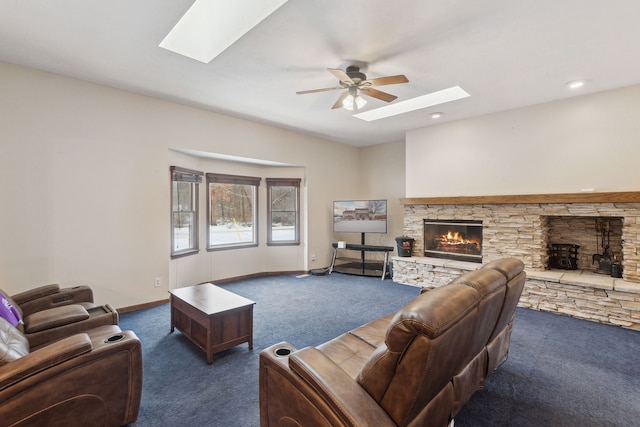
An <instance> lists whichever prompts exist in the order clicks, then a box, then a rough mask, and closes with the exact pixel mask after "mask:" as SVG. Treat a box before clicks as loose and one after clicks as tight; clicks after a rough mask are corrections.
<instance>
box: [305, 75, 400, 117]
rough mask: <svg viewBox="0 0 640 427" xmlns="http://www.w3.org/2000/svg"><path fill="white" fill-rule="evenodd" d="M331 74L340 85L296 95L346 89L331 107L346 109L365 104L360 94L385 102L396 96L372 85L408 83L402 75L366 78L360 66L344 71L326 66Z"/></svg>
mask: <svg viewBox="0 0 640 427" xmlns="http://www.w3.org/2000/svg"><path fill="white" fill-rule="evenodd" d="M327 70H329V72H330V73H331V74H333V75H334V76H336V78H337V79H338V81H339V82H340V86H335V87H327V88H324V89H312V90H303V91H300V92H296V93H297V94H298V95H304V94H307V93H316V92H326V91H329V90H336V89H347V90H346V91H345V92H343V93H342V95H340V97H339V98H338V100H337V101H336V103H335V104H333V107H331V108H332V109H335V108H340V107H343V108H345V109H347V110H354V109H355V110H357V109H359V108H362V107H363V106H364V104H366V102H367V101H366V100H365V99H364V98H362V97H361V96H360V95H366V96H371V97H373V98H376V99H380V100H382V101H385V102H391V101H393V100H394V99H396V98H397V96H395V95H391V94H390V93H386V92H382V91H380V90H377V89H374V88H373V86H384V85H394V84H398V83H408V82H409V80H408V79H407V78H406V77H405V76H404V75H402V74H401V75H398V76H389V77H378V78H377V79H370V80H367V76H366V75H365V74H364V73H362V72H360V67H357V66H355V65H350V66H348V67H347V69H346V70H345V71H343V70H341V69H339V68H327Z"/></svg>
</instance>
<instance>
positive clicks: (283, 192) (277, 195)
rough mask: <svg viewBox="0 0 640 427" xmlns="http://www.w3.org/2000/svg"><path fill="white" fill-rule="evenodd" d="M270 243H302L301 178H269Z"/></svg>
mask: <svg viewBox="0 0 640 427" xmlns="http://www.w3.org/2000/svg"><path fill="white" fill-rule="evenodd" d="M266 181H267V205H268V209H269V212H268V227H269V228H268V231H267V244H268V245H297V244H300V179H285V178H282V179H280V178H267V180H266Z"/></svg>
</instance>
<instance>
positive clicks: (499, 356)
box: [260, 258, 525, 427]
mask: <svg viewBox="0 0 640 427" xmlns="http://www.w3.org/2000/svg"><path fill="white" fill-rule="evenodd" d="M524 283H525V272H524V265H523V263H522V262H521V261H520V260H518V259H514V258H504V259H500V260H496V261H493V262H490V263H488V264H486V265H484V266H482V267H481V268H479V269H478V270H476V271H472V272H469V273H466V274H463V275H462V276H460V277H458V278H457V279H455V280H453V281H452V282H451V283H449V284H447V285H445V286H442V287H438V288H434V289H431V290H429V291H427V292H422V293H421V294H420V295H418V296H417V297H416V298H414V299H413V300H411V301H410V302H409V303H408V304H406V305H405V306H404V307H403V308H402V309H401V310H400V311H398V312H397V313H395V314H392V315H389V316H385V317H382V318H380V319H377V320H374V321H372V322H370V323H368V324H366V325H363V326H361V327H358V328H356V329H354V330H352V331H349V332H347V333H345V334H342V335H340V336H338V337H336V338H334V339H332V340H330V341H328V342H326V343H323V344H321V345H319V346H317V347H306V348H303V349H296V348H295V347H293V346H292V345H291V344H289V343H287V342H281V343H279V344H275V345H273V346H271V347H269V348H267V349H265V350H263V351H262V352H261V353H260V424H261V426H262V427H266V426H287V427H289V426H305V427H311V426H376V427H384V426H446V425H448V424H449V423H450V422H451V420H453V419H454V417H455V416H456V414H457V413H458V412H459V411H460V409H461V408H462V407H463V405H464V404H465V403H466V402H467V401H468V400H469V399H470V398H471V396H472V395H473V393H474V392H475V391H476V390H478V389H480V388H481V387H482V386H483V384H484V381H485V380H486V378H487V377H488V376H489V375H491V373H492V372H493V371H494V370H495V369H496V368H497V367H498V366H499V365H500V364H501V363H502V362H503V361H504V360H506V357H507V353H508V350H509V344H510V339H511V330H512V325H513V319H514V315H515V309H516V306H517V304H518V300H519V298H520V294H521V293H522V289H523V287H524Z"/></svg>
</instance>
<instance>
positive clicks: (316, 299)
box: [120, 274, 640, 427]
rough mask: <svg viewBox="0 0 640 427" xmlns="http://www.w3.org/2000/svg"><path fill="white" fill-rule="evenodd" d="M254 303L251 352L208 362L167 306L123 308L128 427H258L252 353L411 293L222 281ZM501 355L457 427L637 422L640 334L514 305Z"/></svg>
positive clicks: (315, 333)
mask: <svg viewBox="0 0 640 427" xmlns="http://www.w3.org/2000/svg"><path fill="white" fill-rule="evenodd" d="M222 287H224V288H225V289H228V290H230V291H232V292H235V293H237V294H239V295H242V296H244V297H247V298H250V299H252V300H254V301H256V306H255V308H254V348H253V350H248V346H247V344H242V345H239V346H237V347H235V348H233V349H231V350H227V351H225V352H222V353H219V354H218V355H216V358H215V360H214V362H213V364H212V365H208V364H207V363H206V356H205V354H204V352H202V351H201V350H199V349H198V348H197V347H196V346H195V345H194V344H193V343H191V342H190V341H189V340H187V339H186V338H185V337H184V336H182V334H181V333H180V332H178V331H176V332H174V333H173V334H170V333H169V328H170V313H169V306H168V304H166V305H162V306H159V307H154V308H150V309H146V310H140V311H137V312H131V313H123V314H121V316H120V325H121V327H122V328H123V329H131V330H133V331H135V332H136V334H137V335H138V336H139V337H140V339H141V341H142V345H143V352H144V355H143V357H144V385H143V393H142V403H141V409H140V416H139V418H138V421H137V422H136V423H134V424H133V425H134V426H140V427H142V426H179V425H180V426H181V425H201V426H225V427H232V426H242V427H250V426H258V425H259V400H258V356H259V353H260V351H261V350H262V349H264V348H266V347H269V346H271V345H272V344H275V343H277V342H280V341H288V342H290V343H291V344H292V345H294V346H296V347H298V348H302V347H304V346H308V345H317V344H320V343H322V342H325V341H327V340H329V339H331V338H334V337H335V336H337V335H339V334H341V333H343V332H346V331H348V330H349V329H352V328H354V327H356V326H360V325H362V324H363V323H365V322H368V321H370V320H373V319H376V318H378V317H380V316H383V315H386V314H390V313H393V312H395V311H397V310H398V309H399V308H401V307H402V306H403V305H404V304H405V303H406V302H408V301H409V300H410V299H412V298H413V297H415V296H416V295H417V294H418V289H417V288H414V287H410V286H404V285H399V284H396V283H393V282H392V281H391V280H385V281H381V280H380V279H376V278H368V277H358V276H348V275H343V274H332V275H330V276H308V277H304V278H297V277H295V276H289V275H285V276H271V277H264V278H257V279H249V280H242V281H238V282H234V283H228V284H224V285H222ZM516 316H517V317H516V324H515V327H514V332H513V337H512V344H511V351H510V356H509V359H508V360H507V362H506V363H505V364H503V365H502V366H501V367H500V368H499V369H498V371H497V372H495V373H494V374H493V375H492V376H491V377H490V379H489V381H488V382H487V384H486V387H485V389H484V390H481V391H479V392H477V393H476V394H475V395H474V397H473V398H472V400H471V401H470V402H469V403H468V404H467V405H466V406H465V407H464V408H463V410H462V412H461V413H460V414H459V416H458V417H456V426H457V427H464V426H500V425H504V426H560V425H562V426H618V425H619V426H629V425H639V423H638V420H640V397H639V396H640V392H639V390H640V364H639V363H638V362H640V333H638V332H634V331H629V330H624V329H621V328H616V327H610V326H606V325H600V324H596V323H591V322H586V321H581V320H576V319H572V318H569V317H564V316H557V315H553V314H549V313H541V312H535V311H531V310H526V309H518V311H517V314H516Z"/></svg>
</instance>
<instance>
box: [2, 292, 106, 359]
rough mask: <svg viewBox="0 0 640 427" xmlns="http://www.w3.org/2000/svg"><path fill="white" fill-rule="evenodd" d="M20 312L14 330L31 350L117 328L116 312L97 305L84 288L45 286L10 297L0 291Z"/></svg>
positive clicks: (90, 293)
mask: <svg viewBox="0 0 640 427" xmlns="http://www.w3.org/2000/svg"><path fill="white" fill-rule="evenodd" d="M0 293H2V294H3V295H4V296H5V297H6V298H7V299H8V300H9V302H10V303H11V304H12V305H13V307H15V309H16V310H17V311H18V312H19V313H20V318H21V320H22V322H23V323H21V324H19V325H18V326H17V328H18V329H19V330H20V331H21V332H23V333H24V334H25V336H26V337H27V339H28V340H29V345H30V346H31V348H35V347H39V346H42V345H44V344H46V343H49V342H52V341H55V340H59V339H62V338H65V337H68V336H71V335H74V334H77V333H80V332H84V331H86V330H89V329H93V328H96V327H98V326H104V325H117V324H118V312H117V311H116V310H115V309H114V308H113V307H111V306H110V305H109V304H106V305H102V306H96V305H95V304H94V303H93V292H92V291H91V289H90V288H88V287H87V286H80V287H75V288H64V289H60V287H59V286H58V285H45V286H41V287H38V288H35V289H31V290H29V291H26V292H22V293H19V294H16V295H13V296H9V295H8V294H7V293H6V292H4V291H3V290H2V289H0Z"/></svg>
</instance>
